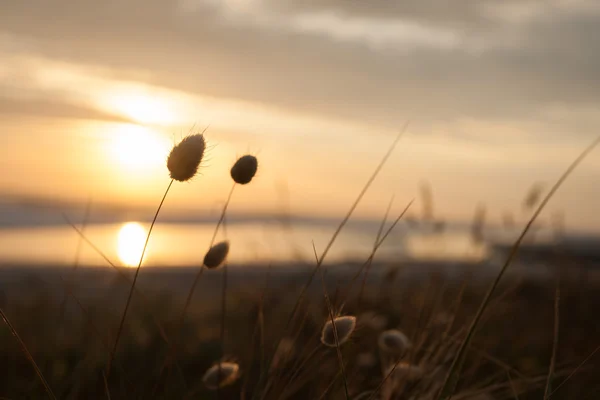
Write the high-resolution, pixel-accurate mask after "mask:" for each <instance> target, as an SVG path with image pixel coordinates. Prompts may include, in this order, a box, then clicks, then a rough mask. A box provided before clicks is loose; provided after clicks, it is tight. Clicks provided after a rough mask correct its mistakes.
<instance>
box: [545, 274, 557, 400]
mask: <svg viewBox="0 0 600 400" xmlns="http://www.w3.org/2000/svg"><path fill="white" fill-rule="evenodd" d="M559 317H560V277H557V278H556V293H555V295H554V340H553V343H552V357H551V358H550V367H549V368H548V379H547V380H546V390H545V391H544V400H548V398H549V397H550V391H551V390H552V378H553V376H554V369H555V368H556V352H557V348H558V328H559V322H560V320H559Z"/></svg>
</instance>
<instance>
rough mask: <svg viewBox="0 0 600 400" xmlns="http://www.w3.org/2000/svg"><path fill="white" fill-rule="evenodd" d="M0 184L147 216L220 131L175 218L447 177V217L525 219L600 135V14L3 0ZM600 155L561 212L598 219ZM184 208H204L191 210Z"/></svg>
mask: <svg viewBox="0 0 600 400" xmlns="http://www.w3.org/2000/svg"><path fill="white" fill-rule="evenodd" d="M0 9H1V10H2V12H0V60H1V62H0V168H2V171H3V173H2V175H1V176H0V192H1V193H2V194H3V195H10V196H29V197H35V198H40V199H46V200H48V201H50V200H52V201H71V202H75V203H77V202H81V203H85V201H86V199H88V198H90V197H91V198H92V199H93V201H94V202H96V203H106V204H115V205H126V206H128V207H150V206H151V205H153V204H155V203H157V201H158V200H159V199H160V196H161V193H162V191H163V190H164V188H165V187H166V185H167V184H168V174H167V171H166V169H165V166H164V159H165V156H166V152H167V151H168V149H169V147H170V146H171V145H172V143H173V141H177V140H179V139H180V138H181V137H182V136H183V135H185V134H187V133H188V132H189V131H190V130H198V129H203V128H204V127H206V126H207V125H210V127H209V129H208V131H207V134H206V136H207V139H208V140H209V142H210V144H211V147H210V151H209V154H208V160H207V161H206V162H205V168H203V170H202V176H201V177H199V178H197V179H196V180H195V181H194V182H192V183H190V184H182V185H178V186H176V187H175V188H174V190H173V193H172V195H171V197H170V202H171V203H170V207H171V211H173V210H176V209H181V210H183V209H185V210H195V211H198V212H200V211H201V210H214V209H215V208H216V207H217V206H218V204H220V202H221V201H222V200H223V199H224V197H226V194H227V191H228V188H229V186H230V183H229V179H228V169H229V167H230V165H231V164H232V162H233V161H234V160H235V158H236V156H239V155H242V154H244V153H246V152H252V153H254V154H258V156H259V158H260V162H261V167H260V175H259V177H258V179H257V180H256V182H253V185H251V186H248V187H245V188H243V191H240V194H239V198H238V200H237V201H236V203H237V204H236V205H235V207H236V210H237V211H244V212H247V211H250V212H253V211H258V212H270V211H279V210H281V209H282V207H285V204H288V205H289V207H291V209H292V211H293V212H295V213H298V214H312V215H317V216H333V217H335V216H336V215H341V214H343V209H345V208H347V207H348V206H349V204H350V203H351V202H352V200H353V197H354V196H355V195H356V193H357V192H358V191H359V190H360V188H361V186H362V185H363V183H364V182H365V181H366V179H367V178H368V176H369V175H370V173H371V171H372V170H373V168H374V167H375V166H376V164H377V163H378V161H379V159H380V157H381V156H382V154H383V153H384V152H385V151H386V148H387V147H388V146H389V144H390V143H391V141H392V140H393V138H394V135H395V134H396V133H397V132H398V130H399V129H400V128H401V127H402V126H403V125H404V123H405V122H406V121H407V120H410V121H411V123H410V126H409V129H408V131H407V133H406V135H405V137H404V138H403V139H402V141H401V143H400V146H399V148H398V149H397V151H396V152H395V153H394V156H393V158H392V160H391V161H390V163H389V164H388V165H387V167H386V169H385V170H384V172H383V173H382V175H381V176H380V178H379V179H378V180H377V182H376V183H375V185H374V187H373V188H372V190H371V191H370V193H369V195H368V196H367V198H366V199H365V202H364V203H363V205H362V207H361V209H360V210H359V214H361V215H363V216H379V215H381V214H382V213H383V211H384V210H385V207H386V205H387V203H388V200H389V198H390V197H391V196H392V195H395V198H396V205H397V208H398V209H400V208H401V207H403V206H404V203H406V202H407V201H409V200H410V199H411V198H413V197H415V196H418V188H419V184H420V182H423V181H427V182H430V184H431V186H432V188H433V193H434V199H435V207H436V213H437V214H438V215H439V216H443V217H446V218H451V219H467V218H470V216H471V214H472V213H473V210H474V208H475V206H476V205H477V204H478V203H484V204H486V205H487V206H488V208H489V210H490V216H492V217H494V216H496V217H499V216H500V215H501V214H502V213H504V212H506V211H512V212H515V214H517V215H522V214H519V213H520V212H521V208H520V204H521V200H522V198H523V197H524V195H525V192H526V191H527V189H528V188H529V187H530V186H531V185H532V184H533V183H534V182H538V181H541V182H548V183H551V182H552V181H553V180H554V179H556V177H557V176H558V175H559V174H560V173H561V172H562V170H563V169H564V168H565V167H566V166H567V165H568V164H569V163H570V162H571V160H572V159H574V158H575V157H576V156H577V154H578V153H579V152H580V151H581V150H582V149H583V148H584V147H585V146H587V144H588V143H589V142H590V141H592V140H593V139H594V137H595V136H596V135H599V134H600V129H599V128H600V107H599V106H600V44H599V42H598V38H600V3H598V2H596V1H593V0H592V1H583V0H572V1H568V0H544V1H542V0H539V1H536V0H455V1H452V2H447V1H441V0H438V1H434V0H408V1H399V0H398V1H390V0H369V1H360V0H204V1H200V0H181V1H171V0H130V1H117V0H109V1H103V2H99V1H91V0H53V1H42V0H37V1H36V0H20V1H11V0H0ZM599 201H600V152H597V153H594V154H592V156H591V157H590V158H589V159H588V160H587V161H586V162H585V164H584V165H582V167H581V168H580V169H579V170H578V171H577V173H576V174H575V175H574V176H573V177H572V179H571V180H570V181H569V182H568V183H567V184H566V185H565V186H564V189H563V190H562V191H561V193H560V195H559V196H558V197H557V198H556V200H555V201H554V202H553V203H552V204H551V207H550V212H552V211H559V210H564V211H565V213H566V215H567V223H568V225H569V226H572V227H574V228H581V229H595V228H597V227H600V213H598V212H597V210H598V204H599ZM186 212H187V211H186Z"/></svg>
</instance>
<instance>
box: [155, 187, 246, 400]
mask: <svg viewBox="0 0 600 400" xmlns="http://www.w3.org/2000/svg"><path fill="white" fill-rule="evenodd" d="M236 186H237V185H236V184H235V183H234V184H233V185H232V186H231V189H230V190H229V195H228V196H227V200H226V201H225V205H224V206H223V210H222V211H221V215H220V217H219V220H218V221H217V226H216V227H215V231H214V232H213V236H212V238H211V240H210V246H209V247H208V248H209V250H210V249H211V248H212V247H213V245H214V244H215V240H216V238H217V234H218V233H219V228H220V227H221V225H222V224H223V220H224V219H225V213H226V212H227V209H228V208H229V203H230V202H231V198H232V197H233V192H234V190H235V187H236ZM203 273H204V265H202V266H201V267H200V269H199V270H198V273H197V274H196V277H195V278H194V281H193V282H192V286H191V287H190V290H189V292H188V294H187V297H186V299H185V304H184V305H183V310H182V311H181V315H180V316H179V324H178V332H179V333H178V334H177V335H176V336H175V338H174V339H173V342H172V343H171V346H170V347H169V351H167V355H166V356H165V360H164V362H163V365H162V367H161V369H160V372H159V374H158V379H157V380H156V383H155V385H154V389H153V391H152V395H153V396H155V395H156V392H157V391H158V387H159V386H160V382H161V380H162V377H163V375H164V373H165V371H166V369H167V367H168V366H169V364H170V363H171V362H172V360H173V359H175V358H176V353H177V343H176V342H177V341H178V336H179V335H180V334H181V330H182V329H183V323H184V321H185V316H186V314H187V311H188V309H189V307H190V304H191V303H192V298H193V297H194V293H195V291H196V286H198V282H200V278H201V277H202V274H203Z"/></svg>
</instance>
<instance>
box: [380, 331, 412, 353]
mask: <svg viewBox="0 0 600 400" xmlns="http://www.w3.org/2000/svg"><path fill="white" fill-rule="evenodd" d="M378 345H379V349H380V350H381V351H382V352H383V353H384V354H388V355H393V356H401V355H403V354H404V353H405V352H406V350H408V349H409V348H410V346H411V343H410V339H408V337H406V335H405V334H404V333H402V332H400V331H399V330H397V329H390V330H388V331H384V332H381V334H380V335H379V339H378Z"/></svg>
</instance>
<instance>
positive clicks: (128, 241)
mask: <svg viewBox="0 0 600 400" xmlns="http://www.w3.org/2000/svg"><path fill="white" fill-rule="evenodd" d="M145 241H146V230H145V229H144V227H143V226H142V225H140V224H139V223H137V222H128V223H126V224H125V225H123V226H122V227H121V229H120V230H119V235H118V237H117V254H118V256H119V259H120V260H121V262H122V263H123V264H124V265H126V266H128V267H134V266H137V265H138V263H139V262H140V257H141V255H142V250H143V248H144V242H145Z"/></svg>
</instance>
